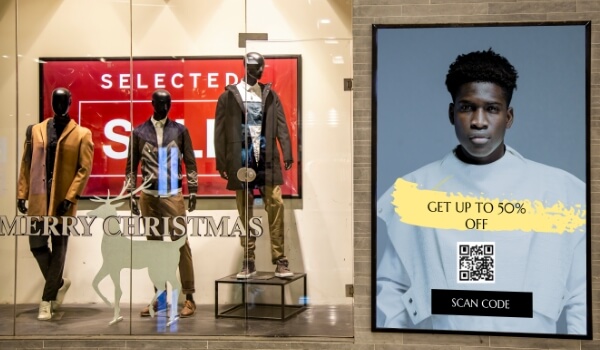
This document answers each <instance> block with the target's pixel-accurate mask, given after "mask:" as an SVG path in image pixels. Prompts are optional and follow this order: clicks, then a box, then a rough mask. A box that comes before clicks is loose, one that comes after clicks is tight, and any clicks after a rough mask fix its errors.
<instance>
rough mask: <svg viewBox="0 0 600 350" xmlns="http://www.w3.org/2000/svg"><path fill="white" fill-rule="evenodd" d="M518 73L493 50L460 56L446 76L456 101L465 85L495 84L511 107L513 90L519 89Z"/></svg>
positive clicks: (447, 85) (449, 90) (447, 83)
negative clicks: (477, 83)
mask: <svg viewBox="0 0 600 350" xmlns="http://www.w3.org/2000/svg"><path fill="white" fill-rule="evenodd" d="M517 78H518V73H517V70H516V69H515V67H513V65H512V64H510V62H509V61H508V60H507V59H506V58H505V57H504V56H501V55H499V54H497V53H496V52H494V51H493V50H492V49H491V48H490V49H488V50H487V51H474V52H470V53H467V54H464V55H458V57H456V60H455V61H454V62H453V63H452V64H451V65H450V68H449V69H448V74H446V87H447V88H448V92H449V93H450V95H452V101H454V100H455V99H456V95H457V94H458V90H459V89H460V87H461V86H462V85H463V84H466V83H472V82H483V83H494V84H496V85H498V86H500V87H501V88H502V90H503V91H504V94H505V97H506V103H507V105H510V101H511V99H512V94H513V90H515V89H516V88H517Z"/></svg>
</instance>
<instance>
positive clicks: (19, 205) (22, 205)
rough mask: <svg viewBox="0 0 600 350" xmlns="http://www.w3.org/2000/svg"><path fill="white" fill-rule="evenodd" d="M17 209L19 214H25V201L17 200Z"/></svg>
mask: <svg viewBox="0 0 600 350" xmlns="http://www.w3.org/2000/svg"><path fill="white" fill-rule="evenodd" d="M17 209H19V212H20V213H21V214H27V200H26V199H17Z"/></svg>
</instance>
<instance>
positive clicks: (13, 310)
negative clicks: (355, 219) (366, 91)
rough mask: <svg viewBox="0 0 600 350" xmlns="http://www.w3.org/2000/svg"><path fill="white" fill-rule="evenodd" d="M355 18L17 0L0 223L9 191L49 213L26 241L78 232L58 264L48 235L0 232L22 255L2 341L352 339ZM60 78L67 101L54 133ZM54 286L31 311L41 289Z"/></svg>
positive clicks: (195, 5)
mask: <svg viewBox="0 0 600 350" xmlns="http://www.w3.org/2000/svg"><path fill="white" fill-rule="evenodd" d="M350 11H351V2H350V1H342V0H341V1H325V0H317V1H315V0H309V1H299V2H288V1H283V0H282V1H273V2H269V3H265V2H262V1H253V0H247V1H244V2H240V1H237V0H227V1H218V2H215V1H211V0H200V1H198V0H171V1H164V0H62V1H59V0H12V1H10V6H8V7H7V8H6V9H5V13H6V15H5V16H4V17H2V18H1V19H0V25H2V26H3V27H6V28H7V30H6V31H4V32H8V33H13V37H14V39H13V38H10V37H9V38H7V39H10V40H6V41H3V44H2V45H3V50H4V51H3V52H7V54H6V56H7V57H6V58H4V56H2V57H3V58H4V59H3V60H2V61H1V62H2V66H1V69H2V72H3V76H4V75H6V77H7V78H6V79H5V80H4V81H6V82H7V83H6V84H5V85H4V87H3V89H5V90H7V96H12V98H11V99H9V101H13V102H12V105H10V106H11V107H12V109H10V108H9V109H7V110H6V111H5V113H7V115H6V116H5V119H6V120H7V123H6V124H5V126H4V127H3V128H2V129H1V133H2V135H5V136H2V138H0V146H1V147H3V149H4V150H5V152H2V154H4V155H5V156H4V157H2V158H0V160H2V161H3V162H5V164H6V165H5V166H6V167H8V168H9V170H11V171H7V172H6V174H5V176H6V179H5V181H0V184H5V187H6V188H5V190H4V191H2V192H1V193H2V195H3V196H6V198H5V200H3V201H2V203H4V204H3V206H2V213H1V215H2V217H5V218H6V222H7V223H9V224H10V223H11V222H12V221H11V220H13V219H14V218H15V216H17V215H18V214H17V209H16V208H15V205H14V204H15V202H16V199H17V198H20V199H21V200H22V202H21V204H26V205H27V206H28V207H29V208H33V209H31V212H30V213H28V215H29V216H32V215H37V216H40V220H41V224H37V225H35V224H32V226H26V225H25V224H23V225H21V226H20V229H21V231H20V233H22V232H25V231H26V230H28V229H30V228H31V227H33V228H39V229H40V230H41V232H44V233H48V232H56V233H58V232H59V231H60V232H61V233H62V232H66V233H67V234H69V236H68V239H66V238H64V237H52V238H49V239H48V241H52V242H53V244H52V245H51V247H50V248H51V249H52V251H53V252H54V251H60V247H61V243H62V245H63V246H64V244H65V242H66V241H68V249H66V252H67V253H66V257H65V262H64V269H63V270H62V271H61V269H60V266H59V268H56V266H54V267H53V269H55V271H56V272H55V273H54V274H52V273H50V272H49V271H50V270H43V269H40V266H43V265H44V264H51V263H52V261H51V258H50V257H49V256H46V258H43V256H44V255H43V254H42V253H44V252H46V253H47V251H46V250H45V242H42V243H39V242H38V241H39V238H40V237H37V239H36V240H33V241H35V242H36V243H35V244H34V246H32V245H31V244H30V238H29V237H28V235H27V234H21V235H17V236H16V237H15V235H14V234H13V235H10V234H7V235H4V236H0V239H2V240H4V241H5V242H6V243H5V244H2V245H0V250H2V252H1V253H2V254H0V256H1V257H2V258H1V259H2V262H3V265H4V266H5V267H10V266H13V268H12V269H5V270H3V274H7V275H6V276H4V275H2V277H4V279H3V280H5V281H9V282H10V283H5V284H4V285H3V286H2V287H0V296H1V297H2V300H1V301H0V302H1V303H0V308H2V309H0V310H2V319H6V320H8V322H3V323H2V326H1V327H0V334H7V335H11V334H14V335H27V334H33V333H35V334H39V335H44V334H48V335H50V334H52V335H59V336H60V335H98V334H100V335H114V334H120V335H156V334H171V335H173V334H183V335H219V336H221V335H263V336H278V337H280V336H325V337H327V336H332V337H351V336H353V329H352V321H351V320H352V319H353V318H352V298H351V297H348V296H347V295H346V290H347V286H349V285H352V283H353V256H352V204H351V203H352V198H351V193H352V183H351V180H352V166H351V163H352V151H351V150H352V112H351V111H352V108H351V107H352V97H351V92H349V91H344V84H343V81H344V79H345V78H351V75H352V55H351V52H352V40H351V29H350V28H351V24H350V22H351V14H350ZM300 14H302V15H300ZM257 39H258V40H257ZM11 40H12V43H11ZM16 57H18V59H17V58H16ZM11 61H12V63H11ZM257 70H260V72H257ZM57 88H65V89H67V90H68V93H69V94H70V96H71V104H70V105H67V106H66V107H64V108H63V109H66V110H67V112H68V113H67V114H68V116H69V119H70V122H69V124H67V125H66V126H65V127H64V129H62V127H61V121H64V120H65V117H64V116H63V115H62V114H64V113H61V112H59V110H60V108H57V103H58V102H57V99H59V97H57V94H60V91H59V92H56V90H55V89H57ZM236 96H237V97H236ZM42 122H43V123H42ZM40 123H42V124H40ZM32 124H36V125H37V126H36V127H34V128H33V129H32V130H33V135H32V137H31V145H32V146H31V150H32V151H31V154H28V153H27V150H28V149H27V147H24V146H23V145H25V144H26V139H27V137H26V130H27V127H28V126H29V125H32ZM90 140H91V142H93V146H91V144H90V142H89V141H90ZM3 141H4V142H3ZM52 141H54V143H53V142H52ZM53 145H55V146H53ZM92 151H93V155H92ZM48 154H55V155H56V156H55V157H54V158H52V157H49V156H48ZM23 155H25V156H26V157H25V158H27V157H28V156H30V159H32V161H31V162H30V163H28V164H26V165H22V164H21V159H22V158H23ZM66 155H73V157H71V158H73V159H71V158H69V157H67V156H66ZM52 163H54V166H52V170H47V169H46V168H45V166H46V165H48V166H49V167H50V165H51V164H52ZM66 169H70V170H66ZM73 169H75V170H73ZM25 170H27V171H29V174H30V176H28V177H27V176H25V178H26V179H27V180H28V181H27V182H25V183H22V184H20V185H17V177H18V175H19V174H23V172H24V171H25ZM56 173H59V174H60V175H57V174H56ZM10 174H12V175H10ZM31 174H37V175H39V177H36V176H37V175H31ZM23 176H24V175H23ZM48 179H52V181H48ZM36 181H38V182H39V183H43V185H39V183H37V182H36ZM78 181H79V182H78ZM61 182H67V183H68V185H64V184H60V183H61ZM75 182H77V183H78V184H79V185H73V186H70V185H69V184H73V183H75ZM11 184H12V185H11ZM0 186H1V185H0ZM60 186H64V188H65V190H62V191H63V192H62V193H63V194H62V197H61V195H60V193H61V190H60V189H59V187H60ZM26 190H29V193H25V192H27V191H26ZM22 191H25V192H22ZM36 191H38V192H39V191H41V192H40V193H41V194H40V193H38V192H36ZM24 193H25V194H24ZM33 193H35V194H36V195H37V196H38V197H36V198H40V196H41V198H45V202H46V206H44V205H40V206H36V204H35V203H36V202H35V199H34V197H32V195H33ZM47 193H50V195H48V194H47ZM65 193H66V194H65ZM52 196H55V197H57V198H54V197H52ZM21 197H22V198H21ZM58 197H60V198H58ZM65 199H71V201H69V202H72V203H71V206H69V205H68V204H69V203H65V202H64V200H65ZM41 203H42V204H44V201H43V200H42V201H41ZM32 205H33V206H32ZM65 205H66V206H65ZM74 205H76V208H75V206H74ZM38 207H39V208H42V209H39V208H38ZM48 207H49V208H54V211H50V212H48V210H47V208H48ZM63 209H64V210H63ZM40 210H41V211H40ZM44 210H46V211H45V212H44ZM57 210H59V212H57ZM60 210H62V211H64V214H63V215H61V212H60ZM22 215H23V214H22ZM63 216H66V217H68V218H67V219H63V218H62V217H63ZM244 217H247V219H245V218H244ZM55 219H56V220H58V221H54V220H55ZM19 220H21V221H23V222H26V219H25V218H23V219H19ZM19 220H17V221H19ZM21 221H19V222H21ZM61 224H62V225H61ZM4 226H6V225H4ZM4 226H3V227H4ZM184 233H185V234H186V236H187V237H183V234H184ZM240 237H242V239H241V238H240ZM244 237H250V239H243V238H244ZM161 240H163V242H161ZM33 241H32V242H33ZM42 241H44V240H42ZM31 247H33V248H34V249H33V250H32V249H31ZM32 252H33V253H35V254H32ZM44 254H45V253H44ZM53 258H54V256H53V257H52V259H53ZM44 259H46V260H44ZM54 263H56V261H54ZM42 270H43V271H44V273H46V275H45V276H46V278H44V275H43V273H42ZM53 271H54V270H53ZM254 271H256V273H253V272H254ZM61 274H62V276H63V278H62V280H63V281H65V282H62V281H61V278H60V276H61ZM52 276H55V280H56V281H55V282H56V283H57V284H58V285H54V286H49V284H50V283H48V281H50V280H52ZM56 276H58V277H56ZM56 283H55V284H56ZM61 283H63V284H62V287H61ZM64 283H66V285H67V286H68V292H67V293H64V292H65V290H66V289H67V287H66V286H65V284H64ZM57 288H58V292H57V291H56V290H57ZM162 290H165V292H164V293H162ZM15 291H16V293H15ZM63 295H64V296H65V297H64V301H63V302H62V304H61V305H60V306H59V307H57V308H56V309H55V311H54V312H52V311H49V312H48V313H47V314H46V315H47V316H49V317H48V318H50V319H49V320H40V319H44V318H46V316H45V315H44V314H43V312H41V311H40V307H43V306H44V305H45V304H44V305H43V303H42V302H43V301H45V300H42V299H50V301H51V302H50V304H49V306H50V309H52V307H53V306H56V305H55V303H53V302H52V301H54V300H55V299H56V298H57V299H60V298H62V296H63ZM52 298H55V299H52ZM155 309H156V310H155ZM4 310H7V311H6V312H4Z"/></svg>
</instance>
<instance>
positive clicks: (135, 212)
mask: <svg viewBox="0 0 600 350" xmlns="http://www.w3.org/2000/svg"><path fill="white" fill-rule="evenodd" d="M129 208H131V214H133V215H140V208H139V207H138V203H137V199H135V197H134V196H131V201H129Z"/></svg>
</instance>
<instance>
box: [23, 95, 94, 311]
mask: <svg viewBox="0 0 600 350" xmlns="http://www.w3.org/2000/svg"><path fill="white" fill-rule="evenodd" d="M70 106H71V92H70V91H69V90H68V89H66V88H57V89H55V90H54V91H53V92H52V110H53V112H54V116H53V117H52V118H49V119H46V120H44V121H43V122H41V123H38V124H35V125H31V126H29V127H28V128H27V133H26V140H25V147H24V152H23V157H22V160H21V167H20V171H19V179H18V193H17V208H18V210H19V212H21V213H22V214H27V215H29V216H39V217H42V216H47V217H55V218H57V219H58V222H59V223H58V224H57V225H54V226H51V225H48V224H46V225H44V221H37V222H36V228H35V229H36V232H37V233H38V234H37V235H33V234H32V235H30V236H29V247H30V250H31V253H32V254H33V256H34V257H35V259H36V261H37V264H38V266H39V268H40V271H41V272H42V275H43V276H44V280H45V284H44V289H43V293H42V301H41V303H40V306H39V311H38V316H37V318H38V320H42V321H47V320H50V319H52V316H53V314H54V311H56V310H57V309H58V308H59V307H60V306H61V304H62V303H63V301H64V298H65V294H66V293H67V290H68V289H69V287H70V285H71V281H70V280H69V279H68V278H66V277H64V278H63V270H64V266H65V260H66V255H67V243H68V239H69V236H68V235H62V234H61V233H62V230H63V225H62V217H65V216H75V214H76V212H77V201H78V200H79V196H80V194H81V193H82V192H83V190H84V188H85V185H86V183H87V180H88V178H89V175H90V172H91V168H92V160H93V156H94V144H93V142H92V134H91V132H90V130H89V129H87V128H84V127H82V126H79V125H78V124H77V123H76V122H75V121H74V120H72V119H71V117H70V116H69V107H70ZM48 241H50V242H51V244H52V248H50V247H49V245H48Z"/></svg>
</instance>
